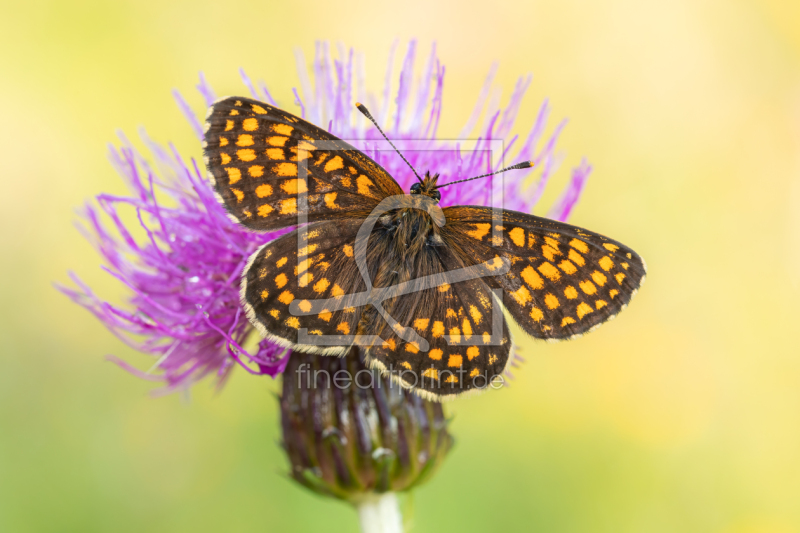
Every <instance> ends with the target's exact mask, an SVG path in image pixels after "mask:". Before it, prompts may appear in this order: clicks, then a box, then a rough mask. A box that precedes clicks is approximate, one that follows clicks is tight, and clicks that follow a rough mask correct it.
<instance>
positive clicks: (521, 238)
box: [508, 228, 525, 247]
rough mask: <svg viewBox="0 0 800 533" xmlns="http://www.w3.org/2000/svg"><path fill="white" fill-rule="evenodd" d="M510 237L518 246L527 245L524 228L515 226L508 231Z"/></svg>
mask: <svg viewBox="0 0 800 533" xmlns="http://www.w3.org/2000/svg"><path fill="white" fill-rule="evenodd" d="M508 237H509V238H510V239H511V242H513V243H514V244H516V245H517V246H520V247H522V246H525V230H524V229H522V228H514V229H512V230H511V231H509V232H508Z"/></svg>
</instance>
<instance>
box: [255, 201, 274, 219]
mask: <svg viewBox="0 0 800 533" xmlns="http://www.w3.org/2000/svg"><path fill="white" fill-rule="evenodd" d="M273 211H274V209H273V208H272V206H271V205H269V204H262V205H260V206H258V216H260V217H266V216H267V215H269V214H270V213H272V212H273Z"/></svg>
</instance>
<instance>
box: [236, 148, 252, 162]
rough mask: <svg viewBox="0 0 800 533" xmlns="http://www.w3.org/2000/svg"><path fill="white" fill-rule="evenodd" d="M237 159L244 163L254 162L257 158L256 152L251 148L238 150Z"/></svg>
mask: <svg viewBox="0 0 800 533" xmlns="http://www.w3.org/2000/svg"><path fill="white" fill-rule="evenodd" d="M236 157H238V158H239V159H240V160H241V161H244V162H247V161H252V160H253V159H255V158H256V152H255V150H252V149H250V148H243V149H241V150H236Z"/></svg>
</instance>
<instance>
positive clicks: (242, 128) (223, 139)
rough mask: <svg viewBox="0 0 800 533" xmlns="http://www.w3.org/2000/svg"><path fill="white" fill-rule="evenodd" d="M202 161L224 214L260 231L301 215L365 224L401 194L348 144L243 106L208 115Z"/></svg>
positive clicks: (275, 113) (251, 104) (268, 109)
mask: <svg viewBox="0 0 800 533" xmlns="http://www.w3.org/2000/svg"><path fill="white" fill-rule="evenodd" d="M205 158H206V164H207V166H208V169H209V177H210V178H211V179H212V180H213V181H214V185H215V189H216V191H217V194H218V195H219V197H220V199H221V200H222V202H223V204H224V205H225V207H226V208H227V209H228V211H229V213H231V215H232V216H233V217H234V218H236V220H238V221H239V222H241V223H242V224H244V225H245V226H247V227H249V228H252V229H257V230H262V231H267V230H274V229H277V228H282V227H286V226H290V225H293V224H296V223H297V217H298V212H299V211H305V212H306V213H307V215H308V220H309V221H314V220H324V219H333V218H347V217H354V216H359V215H360V216H366V215H367V214H369V212H370V211H371V210H372V209H373V208H374V207H375V206H376V205H377V204H378V203H379V202H380V201H381V200H382V199H383V198H385V197H387V196H391V195H395V194H403V191H402V190H401V189H400V187H399V186H398V185H397V183H396V182H395V181H394V179H392V177H391V176H389V174H387V173H386V171H385V170H384V169H383V168H381V167H380V165H378V164H377V163H375V162H374V161H372V160H371V159H370V158H368V157H367V156H365V155H364V154H363V153H361V152H359V151H358V150H356V149H355V148H354V147H353V146H351V145H350V144H348V143H346V142H344V141H342V140H340V139H338V138H336V137H334V136H333V135H331V134H330V133H328V132H326V131H324V130H322V129H320V128H318V127H316V126H314V125H313V124H310V123H308V122H306V121H305V120H303V119H301V118H298V117H295V116H294V115H291V114H290V113H286V112H285V111H282V110H280V109H278V108H277V107H274V106H271V105H269V104H266V103H263V102H258V101H256V100H250V99H248V98H241V97H232V98H226V99H223V100H220V101H218V102H216V103H215V104H214V105H213V106H212V107H211V109H210V110H209V114H208V118H207V119H206V132H205ZM301 196H302V198H301Z"/></svg>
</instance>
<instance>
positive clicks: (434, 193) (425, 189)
mask: <svg viewBox="0 0 800 533" xmlns="http://www.w3.org/2000/svg"><path fill="white" fill-rule="evenodd" d="M438 181H439V174H434V175H433V176H431V173H430V172H426V173H425V178H423V180H422V182H421V183H415V184H414V185H412V186H411V194H422V195H425V196H430V197H431V198H433V199H434V200H436V201H437V202H438V201H439V200H440V199H441V198H442V195H441V193H440V192H439V185H438Z"/></svg>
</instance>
